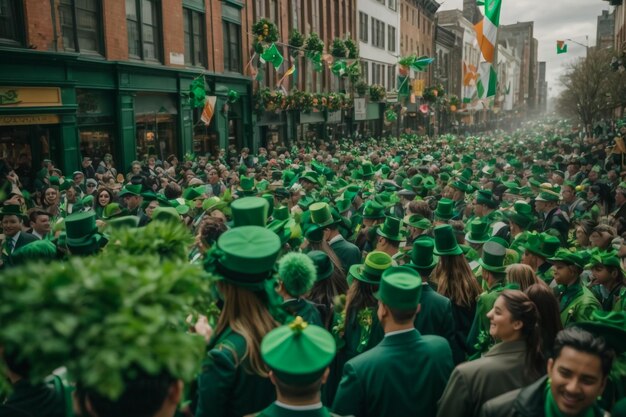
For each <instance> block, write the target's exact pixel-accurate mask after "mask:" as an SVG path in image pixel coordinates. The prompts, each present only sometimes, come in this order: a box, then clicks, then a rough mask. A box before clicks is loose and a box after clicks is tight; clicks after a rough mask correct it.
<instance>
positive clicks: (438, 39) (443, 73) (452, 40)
mask: <svg viewBox="0 0 626 417" xmlns="http://www.w3.org/2000/svg"><path fill="white" fill-rule="evenodd" d="M435 31H436V34H435V54H436V57H437V59H436V60H435V77H436V79H437V81H439V82H440V83H441V84H442V85H443V88H444V89H445V90H446V91H447V92H449V93H450V94H455V95H456V96H457V97H461V93H462V91H461V86H462V78H461V77H462V73H461V71H460V69H461V68H462V61H461V60H462V42H461V41H462V38H459V37H458V36H457V34H456V32H454V31H452V30H448V29H446V28H444V27H443V26H440V25H437V27H436V29H435Z"/></svg>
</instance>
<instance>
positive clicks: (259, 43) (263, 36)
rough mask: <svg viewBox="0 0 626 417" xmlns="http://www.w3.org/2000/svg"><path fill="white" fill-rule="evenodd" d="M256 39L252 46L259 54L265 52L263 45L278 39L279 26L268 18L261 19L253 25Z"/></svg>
mask: <svg viewBox="0 0 626 417" xmlns="http://www.w3.org/2000/svg"><path fill="white" fill-rule="evenodd" d="M252 34H253V35H254V40H253V42H252V46H253V47H254V51H255V52H256V53H257V54H261V53H263V49H264V48H263V45H264V44H271V43H274V42H277V41H278V27H277V26H276V24H274V23H273V22H272V21H270V20H268V19H261V20H259V21H258V22H256V23H255V24H254V25H252Z"/></svg>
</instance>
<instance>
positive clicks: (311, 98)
mask: <svg viewBox="0 0 626 417" xmlns="http://www.w3.org/2000/svg"><path fill="white" fill-rule="evenodd" d="M352 105H353V102H352V100H351V99H350V96H349V95H347V94H344V93H335V92H331V93H319V94H316V93H308V92H306V91H300V90H293V91H292V92H291V94H289V95H284V94H282V93H280V92H278V91H272V90H270V89H269V88H262V89H259V90H258V91H257V93H256V94H255V95H254V110H255V112H256V113H257V114H258V115H261V114H263V113H264V112H265V111H280V110H284V111H287V110H295V111H300V112H311V111H313V110H318V111H324V110H327V111H337V110H341V109H347V108H351V107H352Z"/></svg>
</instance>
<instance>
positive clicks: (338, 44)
mask: <svg viewBox="0 0 626 417" xmlns="http://www.w3.org/2000/svg"><path fill="white" fill-rule="evenodd" d="M330 50H331V54H332V56H334V57H335V58H345V57H346V56H347V55H348V50H347V49H346V44H345V42H344V41H343V39H340V38H335V39H333V42H332V44H331V47H330Z"/></svg>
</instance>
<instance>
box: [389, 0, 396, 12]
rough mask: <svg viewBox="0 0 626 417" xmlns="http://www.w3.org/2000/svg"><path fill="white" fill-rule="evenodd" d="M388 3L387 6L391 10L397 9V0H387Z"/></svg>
mask: <svg viewBox="0 0 626 417" xmlns="http://www.w3.org/2000/svg"><path fill="white" fill-rule="evenodd" d="M388 5H389V8H390V9H391V10H393V11H396V10H398V3H397V0H389V3H388Z"/></svg>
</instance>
